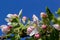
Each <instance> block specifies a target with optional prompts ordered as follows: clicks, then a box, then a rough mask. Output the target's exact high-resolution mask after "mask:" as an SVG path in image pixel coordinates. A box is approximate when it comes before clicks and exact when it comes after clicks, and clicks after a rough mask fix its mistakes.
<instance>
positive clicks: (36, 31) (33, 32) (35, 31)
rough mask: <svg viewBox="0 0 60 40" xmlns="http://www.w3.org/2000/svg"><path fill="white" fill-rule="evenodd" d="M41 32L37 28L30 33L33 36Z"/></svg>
mask: <svg viewBox="0 0 60 40" xmlns="http://www.w3.org/2000/svg"><path fill="white" fill-rule="evenodd" d="M37 33H39V32H38V30H37V29H36V28H35V29H34V30H33V31H32V32H31V33H30V34H29V35H30V36H33V35H34V34H37Z"/></svg>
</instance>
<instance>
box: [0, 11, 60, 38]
mask: <svg viewBox="0 0 60 40" xmlns="http://www.w3.org/2000/svg"><path fill="white" fill-rule="evenodd" d="M21 15H22V10H20V12H19V15H17V14H8V15H7V18H5V20H6V21H7V25H1V26H0V29H1V31H2V32H3V33H5V34H6V35H7V34H9V33H13V32H14V33H17V34H18V35H19V36H21V35H23V34H24V33H26V35H29V36H31V37H32V36H33V37H34V38H36V39H39V38H41V37H42V34H43V33H45V32H48V33H49V32H51V31H50V30H49V28H50V29H52V28H54V29H56V30H58V31H59V30H60V24H58V23H54V24H52V25H50V23H49V18H48V17H49V15H48V14H47V13H45V12H41V13H40V17H41V18H42V20H39V18H38V17H37V16H36V15H35V14H33V16H32V20H29V18H28V17H26V16H23V17H22V16H21ZM53 19H54V18H53ZM59 21H60V20H59ZM26 22H27V23H26ZM51 22H52V23H53V22H54V21H53V20H51ZM24 24H25V25H24ZM49 26H50V27H49ZM25 30H26V31H25ZM42 31H43V32H42ZM20 34H21V35H20ZM24 35H25V34H24ZM19 36H18V37H19Z"/></svg>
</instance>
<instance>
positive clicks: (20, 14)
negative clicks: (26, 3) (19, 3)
mask: <svg viewBox="0 0 60 40" xmlns="http://www.w3.org/2000/svg"><path fill="white" fill-rule="evenodd" d="M21 16H22V9H21V10H20V12H19V15H18V17H19V18H21Z"/></svg>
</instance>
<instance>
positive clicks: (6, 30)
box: [1, 25, 10, 33]
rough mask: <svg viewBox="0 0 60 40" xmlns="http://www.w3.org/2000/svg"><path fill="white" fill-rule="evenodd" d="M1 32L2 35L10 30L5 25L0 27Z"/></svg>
mask: <svg viewBox="0 0 60 40" xmlns="http://www.w3.org/2000/svg"><path fill="white" fill-rule="evenodd" d="M1 30H2V32H4V33H7V32H9V31H10V28H9V27H8V26H7V25H1Z"/></svg>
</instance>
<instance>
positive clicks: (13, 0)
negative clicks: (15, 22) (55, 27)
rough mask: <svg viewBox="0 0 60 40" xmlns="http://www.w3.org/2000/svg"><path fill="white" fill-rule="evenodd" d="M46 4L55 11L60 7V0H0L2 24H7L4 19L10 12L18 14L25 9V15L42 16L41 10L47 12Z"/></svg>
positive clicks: (0, 20)
mask: <svg viewBox="0 0 60 40" xmlns="http://www.w3.org/2000/svg"><path fill="white" fill-rule="evenodd" d="M46 6H48V7H49V9H50V10H51V12H53V13H55V11H56V10H57V9H58V8H60V0H0V25H2V24H6V21H5V20H4V19H5V18H6V15H7V14H8V13H12V14H13V13H16V14H18V13H19V11H20V9H23V14H22V15H23V16H27V17H30V18H32V15H33V14H36V15H37V16H38V17H40V15H39V14H40V12H45V8H46ZM0 34H1V33H0Z"/></svg>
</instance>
